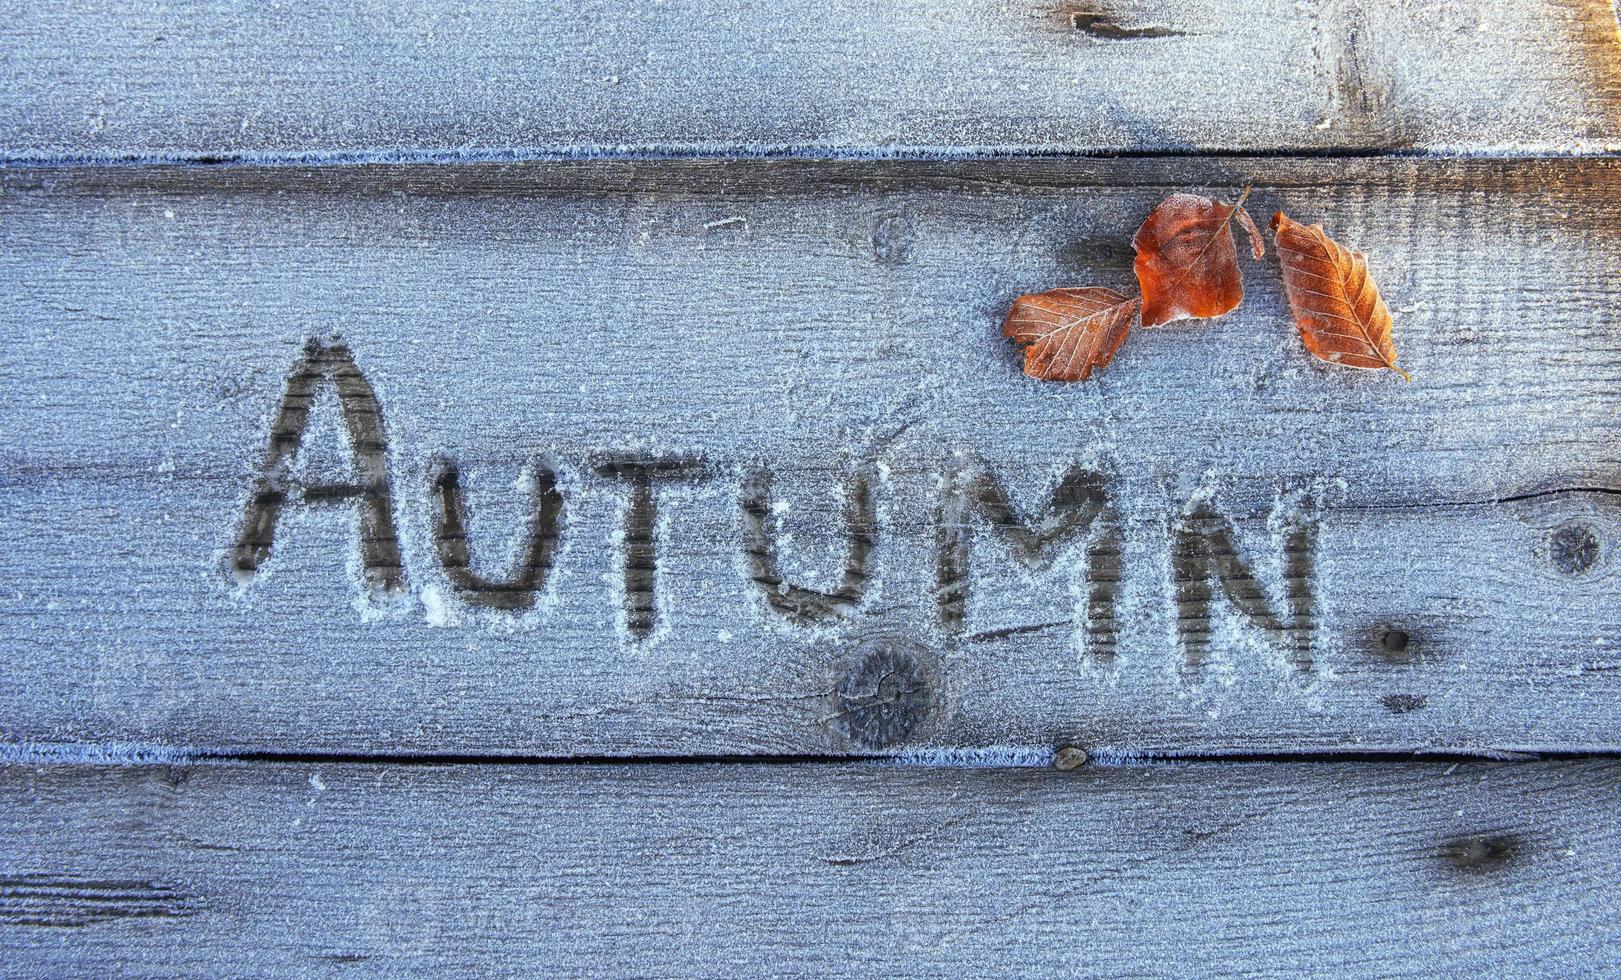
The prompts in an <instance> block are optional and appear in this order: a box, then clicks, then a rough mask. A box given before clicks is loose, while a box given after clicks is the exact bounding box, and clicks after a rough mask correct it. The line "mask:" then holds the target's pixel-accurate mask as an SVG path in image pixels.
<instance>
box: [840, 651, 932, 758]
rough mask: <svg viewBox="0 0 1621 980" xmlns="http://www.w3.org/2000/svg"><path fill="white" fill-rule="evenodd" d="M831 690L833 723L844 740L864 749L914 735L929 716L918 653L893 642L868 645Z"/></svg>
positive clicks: (921, 658)
mask: <svg viewBox="0 0 1621 980" xmlns="http://www.w3.org/2000/svg"><path fill="white" fill-rule="evenodd" d="M856 654H857V658H858V659H857V660H856V662H855V664H854V665H853V666H852V667H850V668H849V669H847V670H846V671H845V672H844V675H843V676H842V677H841V678H839V683H838V685H837V686H836V687H835V692H836V697H837V700H838V712H837V714H836V715H835V721H836V722H837V724H838V725H839V728H840V729H841V730H842V731H843V733H844V737H845V738H847V739H849V740H850V741H851V742H852V743H854V744H856V745H859V746H861V747H862V748H868V749H881V748H884V747H886V746H890V745H894V744H895V743H896V742H899V741H901V740H903V739H905V738H906V737H907V736H909V735H911V734H912V733H913V732H915V731H917V729H918V727H919V726H921V725H922V724H923V719H924V717H925V716H926V715H927V714H928V711H929V701H930V696H931V694H932V693H933V692H932V687H933V684H932V682H931V681H930V678H929V672H928V670H927V669H926V668H925V667H924V660H925V658H926V654H925V652H924V650H923V649H922V648H921V647H918V646H917V645H915V644H912V643H908V642H906V641H904V640H897V639H877V640H868V641H866V642H865V643H863V644H861V646H860V647H859V648H858V649H857V651H856Z"/></svg>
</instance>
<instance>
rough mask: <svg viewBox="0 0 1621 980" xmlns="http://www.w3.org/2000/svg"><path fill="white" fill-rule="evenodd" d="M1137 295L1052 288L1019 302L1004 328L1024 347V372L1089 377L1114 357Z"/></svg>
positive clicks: (1051, 378)
mask: <svg viewBox="0 0 1621 980" xmlns="http://www.w3.org/2000/svg"><path fill="white" fill-rule="evenodd" d="M1136 312H1137V298H1136V297H1135V296H1123V295H1121V294H1120V293H1117V292H1115V291H1114V290H1112V289H1106V288H1104V287H1102V286H1086V287H1084V288H1080V289H1049V290H1048V291H1047V292H1045V293H1026V294H1025V295H1023V296H1020V297H1019V298H1018V299H1016V300H1014V301H1013V308H1012V309H1011V310H1009V311H1008V315H1007V321H1006V322H1005V323H1003V324H1002V332H1003V333H1005V334H1007V335H1008V336H1009V337H1011V338H1012V339H1013V340H1015V341H1017V342H1018V344H1019V345H1020V346H1021V347H1023V348H1024V373H1025V374H1028V375H1029V376H1030V377H1032V378H1036V379H1037V380H1040V381H1085V380H1086V379H1087V378H1088V377H1090V376H1091V374H1092V369H1093V368H1095V367H1105V366H1107V365H1108V363H1109V362H1110V361H1111V360H1113V359H1114V353H1115V351H1117V350H1119V349H1120V345H1121V343H1123V342H1124V341H1125V339H1126V334H1127V333H1129V332H1130V331H1131V321H1132V318H1133V315H1134V314H1135V313H1136Z"/></svg>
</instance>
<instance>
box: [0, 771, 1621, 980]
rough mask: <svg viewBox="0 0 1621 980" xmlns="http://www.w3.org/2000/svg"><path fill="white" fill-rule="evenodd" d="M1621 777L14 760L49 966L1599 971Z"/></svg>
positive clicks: (1620, 954) (373, 970)
mask: <svg viewBox="0 0 1621 980" xmlns="http://www.w3.org/2000/svg"><path fill="white" fill-rule="evenodd" d="M1618 776H1621V767H1618V766H1617V765H1616V764H1615V763H1614V762H1589V763H1536V764H1514V765H1506V766H1504V765H1498V766H1490V765H1464V766H1452V767H1443V766H1439V765H1399V766H1368V765H1345V764H1335V765H1284V766H1278V765H1215V766H1211V765H1205V766H1195V767H1184V768H1169V769H1167V768H1152V769H1136V770H1103V771H1097V770H1081V771H1077V772H1073V773H1054V772H1041V771H1017V770H955V771H953V770H915V769H914V770H907V769H882V768H860V767H855V768H851V767H838V766H816V767H792V766H639V767H628V768H599V767H574V766H563V767H559V766H530V767H516V768H514V767H500V766H479V767H422V766H412V767H397V766H354V765H348V766H344V765H319V766H268V765H251V766H229V767H225V766H205V767H201V768H190V769H187V768H179V769H166V768H152V767H147V768H137V769H107V768H97V767H82V766H80V767H57V768H41V769H31V768H23V767H8V768H6V769H5V770H4V771H3V779H0V801H3V803H0V826H3V827H4V829H5V833H4V835H3V836H0V840H3V841H4V844H3V845H0V869H3V870H0V875H3V877H4V882H3V884H0V939H3V941H4V945H5V948H6V950H7V955H6V959H7V970H8V972H10V971H16V972H18V973H20V974H28V975H53V976H60V975H64V974H68V973H71V974H75V975H78V974H85V975H91V974H103V975H104V974H105V973H107V972H109V971H116V972H117V973H119V974H120V975H124V976H153V975H164V976H172V975H175V974H184V975H210V976H215V975H220V974H233V975H235V974H254V975H278V976H287V975H300V976H321V975H328V974H332V975H336V974H340V973H341V974H343V975H356V974H379V975H385V974H386V975H397V974H400V973H406V972H409V973H415V974H432V975H439V976H443V975H447V974H455V975H467V974H484V975H488V974H492V973H499V974H510V973H532V972H535V971H537V970H539V971H542V972H546V973H557V974H565V975H576V974H596V973H601V972H604V971H611V972H613V973H615V974H617V975H645V976H653V975H656V976H675V975H681V976H686V975H705V976H711V975H716V974H728V975H731V974H741V975H760V974H771V975H816V976H844V975H850V974H855V973H861V974H869V973H871V974H878V973H900V974H905V975H914V974H918V973H926V974H936V973H940V974H950V975H989V974H1005V973H1008V972H1020V973H1032V974H1041V975H1085V976H1118V975H1130V976H1140V975H1143V974H1145V973H1152V974H1156V975H1164V974H1167V973H1172V974H1193V973H1215V972H1224V973H1225V972H1245V973H1256V974H1268V975H1272V974H1276V975H1291V976H1299V975H1308V974H1316V973H1319V972H1321V970H1323V969H1331V970H1332V971H1333V972H1334V974H1335V975H1337V976H1381V977H1383V976H1434V975H1436V974H1438V973H1440V974H1446V975H1493V976H1522V975H1557V976H1591V975H1603V974H1607V973H1612V972H1614V971H1615V970H1617V969H1618V968H1621V930H1618V926H1617V921H1618V918H1617V907H1616V900H1615V896H1614V889H1613V888H1612V887H1611V883H1612V882H1613V881H1614V880H1615V878H1616V876H1617V875H1618V874H1621V841H1618V838H1617V828H1618V827H1621V795H1618V792H1617V786H1618V785H1621V781H1618ZM1528 804H1531V805H1528Z"/></svg>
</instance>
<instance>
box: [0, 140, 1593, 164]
mask: <svg viewBox="0 0 1621 980" xmlns="http://www.w3.org/2000/svg"><path fill="white" fill-rule="evenodd" d="M1200 157H1206V158H1215V159H1239V160H1242V159H1277V158H1291V157H1293V158H1307V159H1310V158H1317V159H1384V158H1419V159H1430V160H1470V159H1485V160H1556V159H1568V158H1584V159H1585V158H1608V159H1617V158H1621V143H1617V144H1613V145H1611V144H1605V145H1601V146H1594V147H1570V148H1558V149H1553V148H1550V149H1526V148H1523V147H1522V148H1516V149H1513V150H1496V149H1469V148H1461V147H1460V148H1431V149H1412V148H1394V147H1391V148H1380V147H1372V148H1370V147H1358V146H1328V147H1324V146H1279V147H1267V148H1264V149H1256V148H1245V149H1225V148H1221V147H1158V148H1142V149H1132V148H1129V147H1119V148H1114V149H1093V148H1080V147H1050V146H932V145H905V146H901V145H897V146H815V145H795V144H775V145H702V144H691V145H673V144H671V145H666V144H650V145H646V146H598V145H590V146H562V147H549V148H548V147H511V148H489V149H465V150H434V149H411V148H394V149H373V150H302V151H290V152H289V151H267V150H245V151H232V152H214V153H165V152H154V153H78V154H56V153H48V152H43V151H34V150H19V149H16V148H11V149H0V169H34V168H53V169H55V168H62V169H65V168H72V167H84V168H98V167H109V168H110V167H146V166H193V167H210V168H217V167H278V166H286V167H328V166H338V167H341V166H364V165H369V164H410V165H452V166H453V165H458V164H489V163H552V162H564V161H580V160H600V161H611V162H632V163H633V162H656V161H670V160H729V159H745V160H784V161H795V160H804V161H813V160H842V161H875V162H876V161H891V160H893V161H900V162H932V161H942V162H943V161H964V162H971V161H978V160H1004V159H1019V160H1066V159H1123V160H1153V159H1186V158H1200Z"/></svg>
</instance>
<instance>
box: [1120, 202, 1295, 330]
mask: <svg viewBox="0 0 1621 980" xmlns="http://www.w3.org/2000/svg"><path fill="white" fill-rule="evenodd" d="M1249 193H1250V192H1249V188H1247V187H1246V188H1244V193H1243V194H1242V195H1240V196H1239V198H1238V201H1237V202H1236V203H1233V204H1223V203H1222V202H1221V201H1217V200H1214V199H1212V198H1208V197H1201V196H1199V195H1198V194H1172V195H1171V196H1170V197H1167V198H1166V199H1165V200H1163V201H1161V202H1160V204H1159V207H1157V208H1155V209H1154V211H1153V213H1151V214H1150V215H1149V216H1148V217H1147V218H1146V219H1145V220H1144V221H1143V223H1142V227H1140V228H1138V229H1137V234H1136V235H1135V236H1134V237H1133V238H1132V240H1131V246H1132V248H1134V249H1136V250H1137V262H1136V269H1137V282H1138V284H1139V285H1141V286H1142V290H1143V326H1145V327H1157V326H1159V325H1160V324H1163V323H1170V322H1171V321H1172V320H1182V319H1186V318H1190V317H1199V318H1205V319H1209V318H1213V317H1218V316H1223V315H1225V314H1227V313H1231V312H1232V311H1233V310H1234V309H1235V308H1237V306H1238V304H1239V303H1241V302H1243V300H1244V284H1243V282H1242V281H1241V280H1240V278H1239V275H1238V249H1237V247H1236V246H1235V245H1234V244H1233V228H1232V220H1233V217H1234V216H1235V215H1236V216H1237V217H1238V220H1239V222H1240V223H1241V224H1243V226H1244V230H1245V231H1247V232H1249V236H1250V250H1251V251H1252V252H1253V253H1254V255H1255V257H1256V258H1260V257H1261V256H1262V255H1264V254H1266V246H1265V245H1263V244H1262V242H1261V231H1260V229H1258V228H1256V227H1255V222H1254V220H1252V219H1251V218H1250V216H1249V212H1248V211H1245V210H1244V201H1245V199H1247V198H1248V197H1249Z"/></svg>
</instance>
